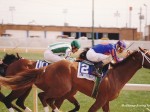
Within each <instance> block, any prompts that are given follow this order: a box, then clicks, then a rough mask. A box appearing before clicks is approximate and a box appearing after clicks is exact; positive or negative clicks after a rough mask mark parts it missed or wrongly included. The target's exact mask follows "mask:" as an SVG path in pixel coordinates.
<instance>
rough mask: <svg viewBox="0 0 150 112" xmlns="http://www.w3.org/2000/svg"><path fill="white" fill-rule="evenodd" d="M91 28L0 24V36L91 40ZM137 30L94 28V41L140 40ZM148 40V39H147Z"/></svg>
mask: <svg viewBox="0 0 150 112" xmlns="http://www.w3.org/2000/svg"><path fill="white" fill-rule="evenodd" d="M91 32H92V28H91V27H75V26H40V25H15V24H0V36H9V37H14V38H45V39H47V38H57V37H58V36H61V35H62V36H64V37H72V38H75V39H79V38H81V37H87V38H88V39H92V35H91V34H92V33H91ZM139 35H140V34H139V33H138V32H137V28H113V27H112V28H104V27H94V39H109V40H118V39H121V40H140V39H141V36H139ZM147 39H150V38H147Z"/></svg>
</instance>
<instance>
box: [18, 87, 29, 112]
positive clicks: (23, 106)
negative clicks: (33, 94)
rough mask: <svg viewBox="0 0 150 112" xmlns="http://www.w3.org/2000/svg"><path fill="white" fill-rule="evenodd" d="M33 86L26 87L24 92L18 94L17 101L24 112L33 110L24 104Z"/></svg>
mask: <svg viewBox="0 0 150 112" xmlns="http://www.w3.org/2000/svg"><path fill="white" fill-rule="evenodd" d="M31 89H32V87H28V88H24V89H23V90H22V91H24V93H23V94H22V95H20V96H18V99H17V101H16V104H17V105H18V106H19V107H21V108H22V109H23V110H24V112H32V110H31V109H30V108H28V107H26V106H25V105H24V101H25V99H26V98H27V96H28V95H29V93H30V91H31ZM16 92H17V91H16Z"/></svg>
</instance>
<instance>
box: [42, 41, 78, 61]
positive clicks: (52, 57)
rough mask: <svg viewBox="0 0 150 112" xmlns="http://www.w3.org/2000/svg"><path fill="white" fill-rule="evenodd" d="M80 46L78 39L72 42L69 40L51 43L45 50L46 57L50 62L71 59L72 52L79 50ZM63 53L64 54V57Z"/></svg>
mask: <svg viewBox="0 0 150 112" xmlns="http://www.w3.org/2000/svg"><path fill="white" fill-rule="evenodd" d="M79 48H80V44H79V42H78V41H76V40H73V41H72V42H71V44H70V43H67V42H58V43H55V44H50V45H49V46H48V48H47V49H46V50H45V52H44V59H45V60H46V61H47V62H50V63H53V62H57V61H60V60H62V59H67V60H69V59H70V56H71V53H75V52H77V51H78V49H79ZM61 55H64V57H62V56H61Z"/></svg>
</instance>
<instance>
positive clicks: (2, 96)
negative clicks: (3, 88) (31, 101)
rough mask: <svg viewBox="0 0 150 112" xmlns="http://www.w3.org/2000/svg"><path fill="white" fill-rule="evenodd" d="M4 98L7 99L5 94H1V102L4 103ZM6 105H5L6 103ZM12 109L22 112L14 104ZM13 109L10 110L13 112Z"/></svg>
mask: <svg viewBox="0 0 150 112" xmlns="http://www.w3.org/2000/svg"><path fill="white" fill-rule="evenodd" d="M4 98H5V96H4V94H3V93H1V92H0V101H1V102H3V100H4ZM3 103H4V102H3ZM4 104H5V103H4ZM11 107H12V108H14V109H15V110H17V111H18V112H21V110H20V109H19V108H17V107H16V106H14V105H13V104H11ZM12 108H10V110H12V111H13V109H12Z"/></svg>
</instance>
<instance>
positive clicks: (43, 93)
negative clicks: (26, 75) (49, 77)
mask: <svg viewBox="0 0 150 112" xmlns="http://www.w3.org/2000/svg"><path fill="white" fill-rule="evenodd" d="M38 97H39V99H40V101H41V103H42V105H43V107H44V111H45V112H49V107H48V105H47V102H46V99H45V92H41V93H38Z"/></svg>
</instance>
